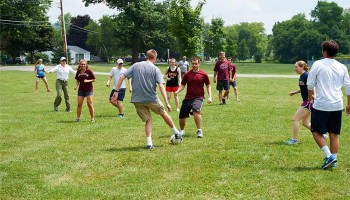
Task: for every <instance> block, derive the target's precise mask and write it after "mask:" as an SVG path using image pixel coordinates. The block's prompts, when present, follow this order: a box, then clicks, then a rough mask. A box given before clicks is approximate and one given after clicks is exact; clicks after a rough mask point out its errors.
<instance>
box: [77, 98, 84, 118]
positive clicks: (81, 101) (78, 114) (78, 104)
mask: <svg viewBox="0 0 350 200" xmlns="http://www.w3.org/2000/svg"><path fill="white" fill-rule="evenodd" d="M83 103H84V97H82V96H78V102H77V119H80V115H81V110H82V108H83Z"/></svg>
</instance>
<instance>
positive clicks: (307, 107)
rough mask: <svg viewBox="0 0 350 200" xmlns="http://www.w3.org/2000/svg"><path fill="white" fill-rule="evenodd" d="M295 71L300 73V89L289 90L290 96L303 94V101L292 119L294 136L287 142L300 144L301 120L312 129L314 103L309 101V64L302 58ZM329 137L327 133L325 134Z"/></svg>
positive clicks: (306, 126) (296, 64)
mask: <svg viewBox="0 0 350 200" xmlns="http://www.w3.org/2000/svg"><path fill="white" fill-rule="evenodd" d="M294 69H295V72H296V73H297V74H300V78H299V88H300V89H299V90H296V91H293V92H289V96H293V95H295V94H299V93H300V94H301V98H302V100H303V102H302V103H301V106H300V107H299V108H298V110H297V111H296V112H295V114H294V116H293V118H292V121H293V138H292V139H290V140H288V141H286V144H298V137H299V131H300V126H299V121H302V123H303V126H304V127H305V128H307V129H309V130H310V126H311V124H310V117H311V109H312V103H310V102H308V101H307V97H308V91H307V77H308V75H309V72H308V70H309V69H308V66H307V64H306V63H305V62H304V61H302V60H300V61H297V62H296V63H295V65H294ZM324 137H326V138H327V135H324Z"/></svg>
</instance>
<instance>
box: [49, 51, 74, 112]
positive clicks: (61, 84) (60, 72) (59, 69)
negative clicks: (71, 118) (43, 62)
mask: <svg viewBox="0 0 350 200" xmlns="http://www.w3.org/2000/svg"><path fill="white" fill-rule="evenodd" d="M52 72H56V74H57V80H56V92H57V95H56V98H55V102H54V110H55V111H58V106H59V105H60V104H61V101H62V91H63V94H64V100H65V102H66V112H70V103H69V93H68V77H69V76H68V75H69V72H71V73H72V74H74V75H75V73H76V71H74V70H73V68H72V67H71V66H69V65H67V59H66V58H65V57H61V58H60V64H59V65H57V66H56V67H54V68H53V69H51V70H50V71H48V73H52Z"/></svg>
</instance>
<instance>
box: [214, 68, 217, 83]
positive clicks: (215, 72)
mask: <svg viewBox="0 0 350 200" xmlns="http://www.w3.org/2000/svg"><path fill="white" fill-rule="evenodd" d="M217 75H218V72H217V71H214V80H213V82H214V83H216V76H217Z"/></svg>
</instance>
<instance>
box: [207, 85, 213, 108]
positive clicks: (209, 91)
mask: <svg viewBox="0 0 350 200" xmlns="http://www.w3.org/2000/svg"><path fill="white" fill-rule="evenodd" d="M207 92H208V95H209V97H208V101H207V102H208V103H209V104H210V103H211V102H212V99H211V86H210V84H209V85H207Z"/></svg>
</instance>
